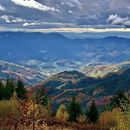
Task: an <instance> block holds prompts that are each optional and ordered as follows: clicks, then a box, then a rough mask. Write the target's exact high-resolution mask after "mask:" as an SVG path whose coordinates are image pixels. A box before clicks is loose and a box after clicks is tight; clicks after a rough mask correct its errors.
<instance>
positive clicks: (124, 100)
mask: <svg viewBox="0 0 130 130" xmlns="http://www.w3.org/2000/svg"><path fill="white" fill-rule="evenodd" d="M112 105H113V107H117V108H120V109H121V110H122V111H123V112H124V113H126V112H127V111H128V109H129V98H128V96H127V94H126V93H125V92H124V91H122V90H120V91H118V92H117V93H116V95H115V96H114V97H113V99H112Z"/></svg>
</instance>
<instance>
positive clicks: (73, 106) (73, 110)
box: [68, 98, 82, 122]
mask: <svg viewBox="0 0 130 130" xmlns="http://www.w3.org/2000/svg"><path fill="white" fill-rule="evenodd" d="M81 113H82V111H81V107H80V104H79V103H78V102H76V100H75V98H73V100H72V101H71V103H70V105H69V107H68V114H69V121H71V122H76V120H77V118H78V117H79V116H80V114H81Z"/></svg>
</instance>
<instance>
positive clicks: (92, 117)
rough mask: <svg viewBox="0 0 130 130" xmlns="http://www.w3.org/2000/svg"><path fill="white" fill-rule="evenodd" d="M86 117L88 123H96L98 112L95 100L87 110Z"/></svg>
mask: <svg viewBox="0 0 130 130" xmlns="http://www.w3.org/2000/svg"><path fill="white" fill-rule="evenodd" d="M87 117H88V120H89V122H90V123H96V122H97V121H98V119H99V112H98V109H97V105H96V103H95V101H92V103H91V105H90V107H89V111H88V112H87Z"/></svg>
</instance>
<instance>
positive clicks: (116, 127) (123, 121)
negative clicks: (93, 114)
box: [100, 108, 130, 130]
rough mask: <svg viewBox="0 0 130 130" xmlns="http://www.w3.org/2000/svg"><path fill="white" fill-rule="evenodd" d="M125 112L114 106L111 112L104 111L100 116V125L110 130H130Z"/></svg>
mask: <svg viewBox="0 0 130 130" xmlns="http://www.w3.org/2000/svg"><path fill="white" fill-rule="evenodd" d="M128 118H129V117H127V115H126V114H124V113H123V112H122V111H121V109H119V108H115V109H113V110H112V111H111V112H108V111H107V112H104V113H102V114H101V116H100V123H101V125H102V127H105V128H106V129H110V130H130V125H129V123H128V122H129V121H128V120H130V119H128Z"/></svg>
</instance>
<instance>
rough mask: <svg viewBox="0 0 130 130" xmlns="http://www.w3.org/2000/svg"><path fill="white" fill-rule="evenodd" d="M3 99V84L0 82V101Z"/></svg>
mask: <svg viewBox="0 0 130 130" xmlns="http://www.w3.org/2000/svg"><path fill="white" fill-rule="evenodd" d="M3 99H4V84H3V83H2V81H0V100H3Z"/></svg>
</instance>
